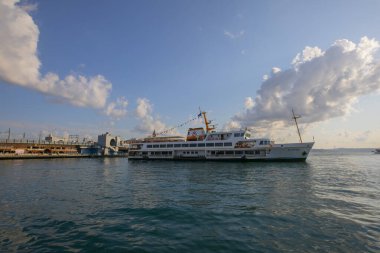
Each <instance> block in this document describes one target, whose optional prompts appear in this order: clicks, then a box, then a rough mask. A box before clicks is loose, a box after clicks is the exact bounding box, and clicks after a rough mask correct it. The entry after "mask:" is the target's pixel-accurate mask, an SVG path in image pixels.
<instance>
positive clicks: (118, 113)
mask: <svg viewBox="0 0 380 253" xmlns="http://www.w3.org/2000/svg"><path fill="white" fill-rule="evenodd" d="M127 106H128V101H127V100H126V99H125V97H119V98H118V99H117V100H116V102H110V103H109V104H108V105H107V106H106V108H105V110H104V113H105V114H106V115H107V116H110V117H112V118H114V119H121V118H123V117H124V116H125V115H127Z"/></svg>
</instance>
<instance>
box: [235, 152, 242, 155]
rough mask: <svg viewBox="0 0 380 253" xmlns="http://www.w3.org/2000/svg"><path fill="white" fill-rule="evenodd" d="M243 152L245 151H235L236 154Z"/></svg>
mask: <svg viewBox="0 0 380 253" xmlns="http://www.w3.org/2000/svg"><path fill="white" fill-rule="evenodd" d="M241 154H243V151H235V155H241Z"/></svg>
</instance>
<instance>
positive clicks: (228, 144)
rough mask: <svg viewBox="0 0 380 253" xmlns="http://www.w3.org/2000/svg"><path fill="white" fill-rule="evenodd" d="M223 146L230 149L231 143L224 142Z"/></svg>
mask: <svg viewBox="0 0 380 253" xmlns="http://www.w3.org/2000/svg"><path fill="white" fill-rule="evenodd" d="M224 146H225V147H230V146H232V142H225V143H224Z"/></svg>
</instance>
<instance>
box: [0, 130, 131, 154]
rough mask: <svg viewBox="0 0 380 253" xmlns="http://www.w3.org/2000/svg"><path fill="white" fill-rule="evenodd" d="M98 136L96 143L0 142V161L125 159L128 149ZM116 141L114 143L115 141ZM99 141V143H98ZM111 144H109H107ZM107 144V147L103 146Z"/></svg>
mask: <svg viewBox="0 0 380 253" xmlns="http://www.w3.org/2000/svg"><path fill="white" fill-rule="evenodd" d="M104 136H107V137H109V134H108V133H107V134H106V135H99V136H98V142H78V141H67V140H57V141H55V140H52V139H48V138H47V139H45V140H27V139H21V140H20V139H19V140H17V139H5V140H0V160H4V159H38V158H72V157H127V154H128V147H126V146H120V145H118V143H117V141H119V140H118V139H117V138H106V141H104ZM115 139H116V141H115ZM99 140H100V143H99ZM109 142H111V144H109ZM105 144H107V145H105Z"/></svg>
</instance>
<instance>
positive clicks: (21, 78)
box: [0, 0, 124, 116]
mask: <svg viewBox="0 0 380 253" xmlns="http://www.w3.org/2000/svg"><path fill="white" fill-rule="evenodd" d="M36 8H37V7H36V5H28V4H22V5H19V4H18V1H15V0H3V1H1V2H0V38H1V43H0V80H3V81H5V82H7V83H9V84H13V85H18V86H22V87H25V88H29V89H33V90H37V91H39V92H41V93H43V94H46V95H49V96H53V97H55V98H56V100H59V101H61V102H67V103H70V104H72V105H75V106H80V107H91V108H96V109H102V108H104V107H105V106H106V104H107V99H108V96H109V94H110V92H111V89H112V84H111V83H110V82H109V81H107V80H106V79H105V78H104V77H103V76H101V75H97V76H92V77H85V76H82V75H68V76H66V77H65V78H63V79H60V77H59V76H58V75H57V74H55V73H47V74H46V75H45V76H42V75H41V73H40V66H41V62H40V60H39V58H38V53H37V43H38V38H39V29H38V27H37V25H36V24H35V23H34V21H33V19H32V17H31V16H30V15H29V14H28V11H31V10H34V9H36ZM108 106H109V107H108V108H106V111H108V112H111V111H113V113H110V114H118V115H119V116H121V115H122V114H124V111H115V110H112V107H113V104H112V103H111V104H109V105H108Z"/></svg>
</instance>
